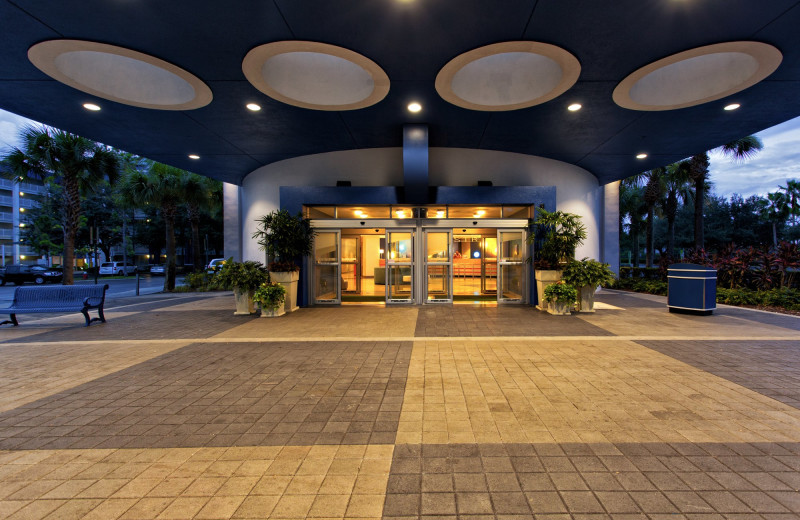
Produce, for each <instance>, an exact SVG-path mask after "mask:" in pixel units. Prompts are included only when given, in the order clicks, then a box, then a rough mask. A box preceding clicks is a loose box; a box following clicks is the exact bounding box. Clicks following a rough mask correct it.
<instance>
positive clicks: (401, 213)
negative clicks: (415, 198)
mask: <svg viewBox="0 0 800 520" xmlns="http://www.w3.org/2000/svg"><path fill="white" fill-rule="evenodd" d="M392 218H414V208H413V207H411V206H392Z"/></svg>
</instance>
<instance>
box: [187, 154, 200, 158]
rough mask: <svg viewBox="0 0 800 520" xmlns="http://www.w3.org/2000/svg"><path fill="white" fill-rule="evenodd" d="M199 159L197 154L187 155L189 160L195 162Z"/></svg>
mask: <svg viewBox="0 0 800 520" xmlns="http://www.w3.org/2000/svg"><path fill="white" fill-rule="evenodd" d="M199 158H200V156H199V155H197V154H194V153H192V154H189V159H194V160H197V159H199Z"/></svg>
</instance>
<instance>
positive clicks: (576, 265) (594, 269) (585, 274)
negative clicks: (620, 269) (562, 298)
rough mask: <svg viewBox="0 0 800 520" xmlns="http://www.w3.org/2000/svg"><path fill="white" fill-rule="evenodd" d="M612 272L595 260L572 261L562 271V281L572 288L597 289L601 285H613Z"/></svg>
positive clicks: (606, 265)
mask: <svg viewBox="0 0 800 520" xmlns="http://www.w3.org/2000/svg"><path fill="white" fill-rule="evenodd" d="M615 278H616V277H615V276H614V271H612V270H611V268H610V267H609V266H608V264H603V263H601V262H598V261H597V260H589V259H587V258H584V259H583V260H573V261H572V262H570V263H569V264H567V267H566V268H565V269H564V281H565V282H567V283H568V284H570V285H572V286H573V287H583V286H585V285H589V286H592V287H597V286H598V285H603V286H606V287H608V286H609V285H611V284H612V283H614V279H615Z"/></svg>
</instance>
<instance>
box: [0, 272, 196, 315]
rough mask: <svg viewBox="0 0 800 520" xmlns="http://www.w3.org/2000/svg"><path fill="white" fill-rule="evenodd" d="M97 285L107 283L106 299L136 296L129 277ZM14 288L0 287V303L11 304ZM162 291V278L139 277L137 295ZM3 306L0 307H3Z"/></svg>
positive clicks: (146, 275)
mask: <svg viewBox="0 0 800 520" xmlns="http://www.w3.org/2000/svg"><path fill="white" fill-rule="evenodd" d="M93 283H94V278H91V279H89V280H75V285H82V284H93ZM98 283H107V284H108V292H106V298H123V297H125V296H135V295H136V277H135V276H129V277H128V278H125V279H114V280H108V279H104V278H102V277H101V278H100V279H99V280H98ZM182 283H183V277H182V276H179V277H178V279H177V284H178V285H181V284H182ZM25 286H26V287H34V285H33V284H32V283H26V284H25ZM49 286H50V284H47V285H45V287H49ZM15 287H16V286H14V285H11V284H7V285H5V286H3V287H0V303H6V302H11V300H12V299H14V288H15ZM163 289H164V277H163V276H150V275H149V274H143V275H141V276H140V277H139V294H153V293H157V292H161V291H162V290H163ZM3 306H5V305H0V307H3Z"/></svg>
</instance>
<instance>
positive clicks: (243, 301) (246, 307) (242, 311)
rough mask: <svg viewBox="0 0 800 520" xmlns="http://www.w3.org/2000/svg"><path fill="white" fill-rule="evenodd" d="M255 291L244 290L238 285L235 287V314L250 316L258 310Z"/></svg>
mask: <svg viewBox="0 0 800 520" xmlns="http://www.w3.org/2000/svg"><path fill="white" fill-rule="evenodd" d="M253 292H255V291H243V290H241V289H239V288H238V287H234V288H233V299H234V300H235V301H236V312H234V313H233V314H234V316H249V315H250V314H253V313H254V312H256V307H255V305H254V304H253Z"/></svg>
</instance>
